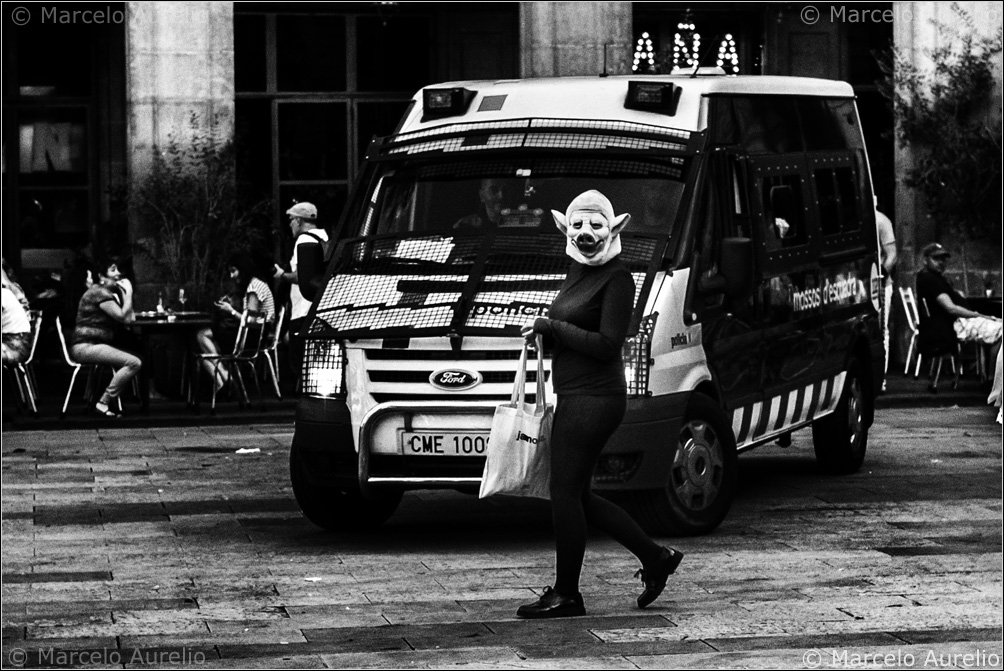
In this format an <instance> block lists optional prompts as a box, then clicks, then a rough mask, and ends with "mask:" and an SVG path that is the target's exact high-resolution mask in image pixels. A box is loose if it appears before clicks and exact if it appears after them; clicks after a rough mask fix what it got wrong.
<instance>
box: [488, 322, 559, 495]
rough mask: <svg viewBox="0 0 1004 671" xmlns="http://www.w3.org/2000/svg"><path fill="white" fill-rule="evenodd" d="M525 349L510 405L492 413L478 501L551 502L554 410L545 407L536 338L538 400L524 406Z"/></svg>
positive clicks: (541, 353) (541, 362) (539, 345)
mask: <svg viewBox="0 0 1004 671" xmlns="http://www.w3.org/2000/svg"><path fill="white" fill-rule="evenodd" d="M527 349H528V348H527V347H526V346H524V347H523V353H522V355H521V356H520V360H519V370H517V372H516V382H515V384H514V385H513V389H512V396H511V398H510V399H509V403H505V404H503V405H500V406H499V407H498V408H496V409H495V418H494V420H493V421H492V432H491V436H490V437H489V438H488V458H487V459H486V460H485V472H484V475H483V476H482V477H481V492H480V494H479V497H480V498H482V499H483V498H485V497H486V496H491V495H492V494H512V495H515V496H534V497H537V498H542V499H546V498H550V478H551V449H550V447H551V425H552V424H553V423H554V408H553V406H551V405H548V404H547V394H546V391H545V385H544V348H543V343H542V339H541V337H540V336H537V347H536V349H537V398H536V403H526V400H525V399H526V365H527Z"/></svg>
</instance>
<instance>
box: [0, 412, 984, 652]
mask: <svg viewBox="0 0 1004 671" xmlns="http://www.w3.org/2000/svg"><path fill="white" fill-rule="evenodd" d="M291 437H292V427H291V426H288V425H258V426H245V427H212V428H206V427H203V428H198V427H192V428H185V429H179V428H171V429H92V430H84V431H60V432H8V433H7V434H5V435H4V440H3V448H2V449H3V667H4V668H16V667H19V666H28V667H34V666H74V667H95V668H103V667H114V668H121V667H126V668H179V667H184V668H201V667H223V668H248V667H251V668H325V667H327V668H360V667H361V668H413V667H414V668H426V667H431V668H443V667H451V668H463V667H469V668H575V669H588V668H630V669H635V668H641V669H646V668H653V669H654V668H702V667H718V668H721V667H724V668H779V667H780V668H787V667H798V668H806V667H808V668H817V667H847V666H856V667H861V666H865V667H871V668H876V667H879V668H881V667H884V666H899V667H915V668H984V667H991V668H992V667H996V668H1000V666H1001V659H1002V654H1004V651H1002V642H1001V632H1002V629H1001V627H1002V600H1004V597H1002V569H1001V560H1002V555H1001V525H1002V510H1001V429H1000V427H999V426H998V425H996V424H994V423H993V422H992V415H991V411H990V409H988V408H964V409H960V408H954V409H888V410H883V411H882V412H881V413H880V416H879V418H878V420H877V424H876V426H875V427H874V428H873V429H872V433H871V437H870V444H869V451H868V457H867V458H866V461H865V466H864V468H863V469H862V470H861V471H860V472H859V473H857V474H855V475H852V476H843V477H824V476H821V475H820V474H819V473H818V471H817V468H816V465H815V460H814V458H813V455H812V448H811V442H810V441H811V435H810V432H808V431H802V432H800V433H797V434H796V435H795V436H794V445H793V446H792V447H790V448H787V449H782V448H780V447H777V446H769V447H764V448H761V449H759V450H755V451H753V452H752V453H750V454H747V455H743V456H742V457H741V458H740V490H739V492H738V496H737V498H736V501H735V504H734V506H733V509H732V512H731V513H730V515H729V517H728V519H727V520H726V521H725V523H724V524H723V525H722V527H721V528H720V529H719V530H718V531H716V532H715V533H713V534H711V535H708V536H704V537H699V538H685V539H673V540H671V541H667V542H671V543H672V544H674V545H676V546H677V547H679V548H680V549H682V550H683V551H684V552H686V553H687V557H686V559H685V560H684V563H683V565H682V566H681V568H680V570H679V571H678V572H677V575H675V576H673V578H672V579H671V583H670V586H669V588H668V589H667V591H666V592H665V594H664V595H663V597H662V598H661V599H659V600H658V601H657V602H656V603H655V604H653V605H652V606H651V607H649V608H648V609H646V610H644V611H641V610H638V609H637V608H635V606H634V598H635V597H636V595H637V594H638V592H639V591H640V586H641V585H640V582H638V581H637V579H635V578H634V577H633V573H634V571H635V569H636V568H637V567H638V566H637V562H636V560H634V559H633V558H632V557H631V556H630V555H628V554H627V553H626V552H625V551H623V550H622V549H621V548H620V547H619V546H618V545H616V544H615V543H613V542H612V541H610V540H608V539H606V538H603V537H599V536H595V537H593V538H591V540H590V545H589V548H588V550H587V555H586V565H585V568H584V570H583V578H582V591H583V594H584V597H585V600H586V608H587V611H588V614H587V616H585V617H581V618H569V619H560V620H549V621H521V620H517V619H516V618H515V616H514V612H515V609H516V606H517V605H519V604H520V603H524V602H527V601H532V600H533V599H534V598H535V595H536V594H538V593H539V591H540V589H541V587H542V586H544V585H547V584H549V582H550V580H551V577H552V573H551V571H552V561H553V555H552V546H551V533H550V522H549V519H548V513H547V506H546V503H543V502H539V501H532V500H520V499H498V500H486V501H479V500H477V499H476V498H475V497H470V496H466V495H462V494H458V493H453V492H421V493H412V494H408V495H406V496H405V499H404V502H403V503H402V506H401V508H400V509H399V511H398V513H397V514H396V515H395V516H394V517H393V518H392V519H391V520H390V522H389V523H388V524H387V525H386V526H385V527H383V528H382V529H380V530H379V531H377V532H375V533H372V534H369V535H361V536H335V535H331V534H327V533H325V532H322V531H320V530H318V529H317V528H315V527H313V526H312V525H311V524H310V523H308V522H307V521H306V520H304V519H303V518H302V517H301V516H300V514H299V512H298V510H297V508H296V504H295V503H294V501H293V499H292V494H291V491H290V488H289V482H288V475H287V457H288V447H289V443H290V439H291ZM240 448H257V450H259V451H256V452H251V453H247V454H237V453H236V450H238V449H240Z"/></svg>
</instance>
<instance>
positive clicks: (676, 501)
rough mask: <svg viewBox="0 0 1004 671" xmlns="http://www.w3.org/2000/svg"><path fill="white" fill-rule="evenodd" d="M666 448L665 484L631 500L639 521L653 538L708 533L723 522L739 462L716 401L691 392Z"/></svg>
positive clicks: (728, 429)
mask: <svg viewBox="0 0 1004 671" xmlns="http://www.w3.org/2000/svg"><path fill="white" fill-rule="evenodd" d="M670 448H671V449H672V450H673V461H672V466H671V468H670V474H669V480H668V481H667V483H666V486H665V487H662V488H660V489H657V490H653V491H647V492H640V493H638V494H637V495H636V497H635V500H636V501H637V504H638V505H636V506H634V508H635V510H636V512H637V514H638V517H639V521H640V522H641V524H642V526H644V527H645V528H646V530H648V531H649V532H650V533H653V534H666V535H670V536H697V535H700V534H706V533H710V532H712V531H714V530H715V529H716V528H717V527H718V525H719V524H721V522H722V520H723V519H725V515H726V514H728V512H729V508H730V507H731V506H732V498H733V496H735V490H736V481H737V477H738V469H739V458H738V456H737V455H736V439H735V436H734V435H733V434H732V426H731V425H730V424H729V422H728V420H727V419H726V417H725V413H724V412H722V409H721V408H719V407H718V404H717V403H715V402H714V401H713V400H712V399H711V398H709V397H707V396H705V395H704V394H700V393H694V394H693V395H692V396H691V398H690V402H689V403H688V404H687V410H686V413H685V414H684V417H683V420H682V421H681V423H680V430H679V433H678V434H677V435H676V436H675V437H673V439H672V440H671V444H670Z"/></svg>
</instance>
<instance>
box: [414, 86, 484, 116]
mask: <svg viewBox="0 0 1004 671" xmlns="http://www.w3.org/2000/svg"><path fill="white" fill-rule="evenodd" d="M475 93H476V91H469V90H467V89H465V88H459V87H458V88H452V89H425V90H424V91H422V121H428V120H429V119H442V118H445V117H451V116H460V115H462V114H464V113H465V112H467V108H468V107H470V105H471V101H472V100H474V95H475Z"/></svg>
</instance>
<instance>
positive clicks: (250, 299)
mask: <svg viewBox="0 0 1004 671" xmlns="http://www.w3.org/2000/svg"><path fill="white" fill-rule="evenodd" d="M228 267H229V271H230V279H231V281H232V282H233V292H232V293H231V294H229V295H228V296H224V297H223V298H221V299H220V300H218V301H216V304H215V306H216V310H217V314H216V316H215V317H216V318H215V319H214V325H213V327H212V328H211V329H209V328H206V329H202V330H201V331H199V333H198V334H197V335H196V340H197V341H198V344H199V350H200V351H202V352H204V353H205V354H219V353H221V352H232V351H233V349H234V344H235V343H236V341H237V329H238V327H239V324H240V317H241V314H242V312H244V311H252V312H261V313H263V314H264V315H265V322H266V328H268V326H269V325H271V324H272V323H273V322H274V321H275V299H274V298H273V297H272V290H271V289H269V287H268V284H266V283H265V282H264V281H262V280H261V279H260V278H258V277H256V276H255V265H254V261H253V260H252V259H251V257H250V256H249V255H247V254H236V255H234V256H232V257H230V260H229V261H228ZM235 305H237V306H239V309H238V307H234V306H235ZM202 366H203V368H205V370H206V372H207V373H208V374H209V376H210V377H213V371H214V369H215V371H216V376H215V378H214V379H213V384H214V385H215V387H216V391H219V390H220V389H221V388H222V387H223V386H224V385H225V384H226V383H227V382H228V380H229V376H228V373H227V371H226V370H225V369H223V368H217V367H216V366H215V363H214V362H212V361H207V360H203V361H202Z"/></svg>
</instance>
